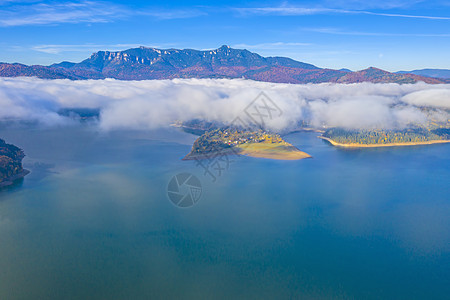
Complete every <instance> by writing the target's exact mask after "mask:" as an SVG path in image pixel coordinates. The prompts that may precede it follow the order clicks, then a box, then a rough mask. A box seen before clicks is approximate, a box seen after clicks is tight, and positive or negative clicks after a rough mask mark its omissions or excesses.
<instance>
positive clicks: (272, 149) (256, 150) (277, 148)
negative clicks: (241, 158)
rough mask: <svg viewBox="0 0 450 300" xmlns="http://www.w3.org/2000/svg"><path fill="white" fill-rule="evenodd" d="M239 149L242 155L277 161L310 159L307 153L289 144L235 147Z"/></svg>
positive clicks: (252, 144) (253, 144)
mask: <svg viewBox="0 0 450 300" xmlns="http://www.w3.org/2000/svg"><path fill="white" fill-rule="evenodd" d="M237 147H238V148H239V149H241V153H240V154H242V155H246V156H251V157H257V158H267V159H277V160H299V159H304V158H310V157H312V156H311V155H309V154H308V153H305V152H302V151H300V150H298V149H297V148H296V147H294V146H292V145H291V144H289V143H283V144H282V145H279V144H269V143H251V144H245V145H242V146H241V145H240V146H237Z"/></svg>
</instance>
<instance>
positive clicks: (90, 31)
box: [0, 0, 450, 71]
mask: <svg viewBox="0 0 450 300" xmlns="http://www.w3.org/2000/svg"><path fill="white" fill-rule="evenodd" d="M370 2H372V3H370ZM0 37H1V38H0V61H2V62H20V63H25V64H44V65H47V64H51V63H54V62H60V61H63V60H69V61H75V62H78V61H81V60H83V59H85V58H87V57H88V56H89V55H90V54H92V53H93V52H95V51H98V50H123V49H127V48H131V47H136V46H140V45H143V46H152V47H158V48H194V49H212V48H218V47H220V46H221V45H224V44H227V45H230V46H232V47H234V48H246V49H248V50H250V51H254V52H257V53H259V54H261V55H263V56H288V57H291V58H294V59H296V60H299V61H304V62H308V63H312V64H315V65H317V66H319V67H327V68H335V69H339V68H350V69H352V70H359V69H364V68H367V67H369V66H375V67H379V68H382V69H385V70H389V71H398V70H412V69H421V68H447V69H450V58H449V52H450V1H415V0H412V1H404V0H391V1H384V0H379V1H376V2H375V1H361V0H353V1H341V0H334V1H331V0H322V1H232V0H230V1H221V0H219V1H189V0H186V1H165V2H162V1H158V2H156V1H133V0H128V1H96V0H90V1H39V0H23V1H11V0H0Z"/></svg>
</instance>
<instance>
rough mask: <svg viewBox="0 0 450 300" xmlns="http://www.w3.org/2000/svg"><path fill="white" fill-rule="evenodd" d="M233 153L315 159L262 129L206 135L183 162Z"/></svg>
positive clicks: (199, 139)
mask: <svg viewBox="0 0 450 300" xmlns="http://www.w3.org/2000/svg"><path fill="white" fill-rule="evenodd" d="M232 154H236V155H246V156H252V157H260V158H268V159H278V160H298V159H303V158H308V157H311V156H310V155H309V154H307V153H305V152H302V151H300V150H298V149H297V148H296V147H294V146H293V145H291V144H289V143H287V142H286V141H284V140H283V139H282V138H281V137H280V136H279V135H278V134H274V133H268V132H266V131H262V130H255V131H247V130H240V129H232V128H225V129H224V128H222V129H215V130H211V131H207V132H205V133H204V134H202V135H201V136H200V137H199V138H198V139H197V140H196V141H195V142H194V145H193V146H192V150H191V152H190V153H189V154H188V155H186V157H184V158H183V160H191V159H204V158H210V157H212V156H217V155H232Z"/></svg>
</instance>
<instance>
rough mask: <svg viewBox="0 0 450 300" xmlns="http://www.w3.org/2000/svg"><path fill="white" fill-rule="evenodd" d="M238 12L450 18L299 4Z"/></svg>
mask: <svg viewBox="0 0 450 300" xmlns="http://www.w3.org/2000/svg"><path fill="white" fill-rule="evenodd" d="M235 10H236V11H237V12H239V13H240V14H243V15H252V14H253V15H277V16H305V15H324V14H347V15H349V14H352V15H358V14H363V15H373V16H382V17H395V18H414V19H428V20H450V17H446V16H423V15H409V14H392V13H380V12H372V11H367V10H350V9H336V8H324V7H299V6H285V5H283V6H278V7H241V8H235Z"/></svg>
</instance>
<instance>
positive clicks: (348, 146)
mask: <svg viewBox="0 0 450 300" xmlns="http://www.w3.org/2000/svg"><path fill="white" fill-rule="evenodd" d="M318 138H320V139H323V140H326V141H328V142H329V143H330V144H331V145H333V146H336V147H344V148H378V147H401V146H420V145H433V144H444V143H450V140H435V141H426V142H415V143H390V144H371V145H365V144H354V143H353V144H341V143H338V142H335V141H333V140H332V139H330V138H327V137H324V136H318Z"/></svg>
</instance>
